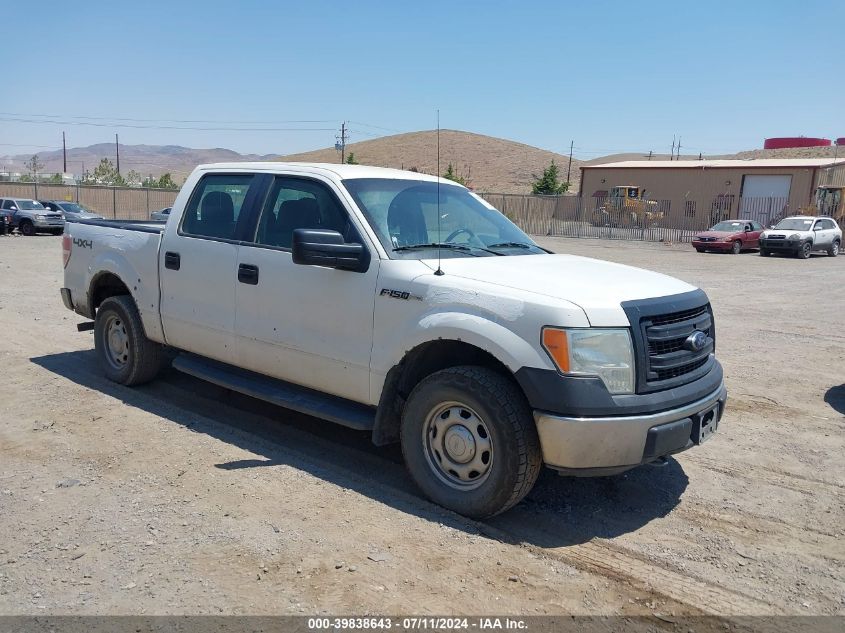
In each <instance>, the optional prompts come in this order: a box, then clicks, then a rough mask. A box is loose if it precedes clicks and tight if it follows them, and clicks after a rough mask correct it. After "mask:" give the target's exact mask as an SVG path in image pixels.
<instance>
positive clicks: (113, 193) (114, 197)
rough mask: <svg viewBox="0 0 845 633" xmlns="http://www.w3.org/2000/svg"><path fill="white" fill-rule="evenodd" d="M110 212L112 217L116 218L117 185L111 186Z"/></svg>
mask: <svg viewBox="0 0 845 633" xmlns="http://www.w3.org/2000/svg"><path fill="white" fill-rule="evenodd" d="M111 209H112V211H111V213H112V217H114V219H115V220H116V219H117V187H112V188H111Z"/></svg>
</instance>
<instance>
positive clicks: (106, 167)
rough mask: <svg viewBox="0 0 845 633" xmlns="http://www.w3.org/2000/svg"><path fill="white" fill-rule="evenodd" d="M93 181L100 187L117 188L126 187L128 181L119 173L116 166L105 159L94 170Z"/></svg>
mask: <svg viewBox="0 0 845 633" xmlns="http://www.w3.org/2000/svg"><path fill="white" fill-rule="evenodd" d="M91 180H93V182H94V183H96V184H98V185H112V186H115V187H123V186H125V185H126V180H125V179H124V178H123V176H121V175H120V174H119V173H118V172H117V169H115V167H114V164H113V163H112V162H111V161H110V160H109V159H108V158H103V159H102V160H101V161H100V164H99V165H97V166H96V167H95V168H94V173H93V174H92V175H91Z"/></svg>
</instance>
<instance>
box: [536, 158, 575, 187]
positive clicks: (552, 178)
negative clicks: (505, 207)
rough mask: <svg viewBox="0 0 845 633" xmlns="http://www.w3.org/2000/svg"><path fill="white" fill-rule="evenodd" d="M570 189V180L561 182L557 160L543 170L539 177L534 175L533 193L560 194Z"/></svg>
mask: <svg viewBox="0 0 845 633" xmlns="http://www.w3.org/2000/svg"><path fill="white" fill-rule="evenodd" d="M567 191H569V183H568V182H563V183H562V182H560V178H559V174H558V167H557V165H555V161H552V162H551V164H550V165H549V166H548V167H546V169H544V170H543V175H542V176H540V177H539V178H538V177H537V176H536V175H534V183H533V184H532V185H531V193H533V194H535V195H541V196H559V195H560V194H562V193H566V192H567Z"/></svg>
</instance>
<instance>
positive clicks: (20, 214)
mask: <svg viewBox="0 0 845 633" xmlns="http://www.w3.org/2000/svg"><path fill="white" fill-rule="evenodd" d="M0 209H3V210H4V211H11V212H12V227H16V228H17V229H18V231H20V232H21V233H22V234H23V235H35V234H36V233H52V234H53V235H59V234H61V233H62V231H64V230H65V219H64V216H63V215H62V214H61V213H59V212H56V211H51V210H50V209H47V208H46V207H45V206H44V205H43V204H41V203H40V202H38V201H37V200H31V199H29V198H0Z"/></svg>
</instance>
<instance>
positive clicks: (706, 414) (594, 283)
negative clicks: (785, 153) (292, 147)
mask: <svg viewBox="0 0 845 633" xmlns="http://www.w3.org/2000/svg"><path fill="white" fill-rule="evenodd" d="M62 246H63V251H64V252H63V254H64V266H65V276H64V279H65V283H64V286H65V287H64V288H62V290H61V295H62V300H63V301H64V304H65V306H67V307H68V308H69V309H71V310H74V311H76V312H77V313H79V314H81V315H83V316H85V317H87V318H89V319H94V323H93V324H91V323H87V324H81V325H80V326H79V327H80V329H86V328H87V329H94V342H95V347H96V350H97V353H98V356H99V359H100V361H101V364H102V367H103V370H104V371H105V373H106V375H107V376H108V377H109V378H110V379H112V380H114V381H116V382H119V383H122V384H125V385H135V384H139V383H142V382H145V381H149V380H151V379H153V378H154V377H155V376H156V374H157V372H158V371H159V369H160V368H161V366H162V362H163V360H162V359H163V358H164V357H165V354H164V353H163V352H164V350H165V347H167V348H172V349H174V350H178V351H179V352H180V353H179V354H178V355H177V356H176V358H175V360H173V366H174V367H175V368H176V369H178V370H181V371H183V372H187V373H189V374H192V375H194V376H197V377H200V378H203V379H206V380H209V381H212V382H214V383H216V384H218V385H223V386H225V387H227V388H230V389H232V390H235V391H238V392H242V393H246V394H249V395H252V396H254V397H257V398H262V399H264V400H267V401H270V402H274V403H277V404H279V405H281V406H284V407H287V408H290V409H294V410H298V411H301V412H305V413H308V414H312V415H314V416H316V417H319V418H322V419H325V420H330V421H332V422H336V423H340V424H344V425H347V426H350V427H353V428H356V429H361V430H365V431H367V432H369V433H371V434H372V440H373V442H375V443H376V444H377V445H383V444H387V443H391V442H400V443H401V446H402V451H403V454H404V457H405V462H406V464H407V467H408V470H409V472H410V474H411V477H412V478H413V479H414V481H415V482H416V483H417V484H418V486H419V488H420V489H421V490H422V491H423V492H424V493H425V494H426V495H427V496H428V497H429V498H431V499H432V500H434V501H435V502H437V503H439V504H441V505H443V506H445V507H447V508H451V509H453V510H455V511H457V512H460V513H462V514H465V515H467V516H470V517H478V518H480V517H487V516H491V515H494V514H496V513H499V512H502V511H504V510H506V509H508V508H510V507H511V506H513V505H514V504H516V503H517V502H518V501H519V500H520V499H521V498H522V497H523V496H525V495H526V494H527V493H528V491H529V490H530V489H531V487H532V486H533V484H534V482H535V480H536V478H537V475H538V473H539V470H540V466H541V465H542V464H543V463H545V464H546V465H547V466H549V467H551V468H553V469H556V470H558V471H560V472H561V473H564V474H569V475H588V476H589V475H606V474H613V473H617V472H622V471H624V470H627V469H630V468H634V467H636V466H639V465H641V464H645V463H649V462H655V461H662V460H665V457H666V456H667V455H670V454H672V453H677V452H679V451H682V450H685V449H687V448H690V447H691V446H694V445H696V444H700V443H701V442H703V441H704V440H705V439H707V438H708V437H709V436H710V435H711V434H712V433H713V432H714V431H715V430H716V427H717V425H718V423H719V420H720V418H721V416H722V412H723V410H724V406H725V401H726V397H727V394H726V391H725V387H724V382H723V377H722V368H721V366H720V364H719V363H718V362H717V361H716V359H715V358H714V350H715V327H714V322H713V311H712V310H711V307H710V303H709V301H708V298H707V296H706V295H705V293H704V292H703V291H701V290H699V289H696V288H694V287H693V286H690V285H689V284H686V283H684V282H682V281H679V280H677V279H674V278H672V277H667V276H665V275H661V274H657V273H654V272H649V271H645V270H640V269H637V268H631V267H628V266H623V265H619V264H613V263H608V262H604V261H599V260H594V259H587V258H583V257H575V256H571V255H556V254H551V253H549V252H548V251H546V250H545V249H543V248H541V247H540V246H538V245H537V244H535V243H534V242H533V241H532V240H531V238H529V237H528V236H527V235H525V234H524V233H523V232H522V231H520V230H519V229H518V228H517V227H516V226H515V225H514V224H512V223H511V222H510V221H509V220H508V219H507V218H505V216H503V215H502V214H501V213H500V212H498V211H497V210H495V209H494V208H493V207H491V206H490V205H489V204H487V203H486V202H485V201H484V200H483V199H482V198H480V197H478V196H476V195H475V194H473V193H472V192H470V191H469V190H467V189H466V188H464V187H462V186H460V185H456V184H454V183H452V182H449V181H446V180H442V179H441V180H438V179H437V178H435V177H432V176H426V175H422V174H418V173H412V172H405V171H399V170H392V169H381V168H374V167H364V166H352V165H321V164H293V163H287V164H286V163H252V164H251V163H234V164H222V165H206V166H200V167H198V168H197V169H196V170H195V171H194V172H193V174H192V175H191V176H190V177H189V178H188V180H187V182H186V183H185V186H184V187H183V188H182V191H181V192H180V193H179V196H178V198H177V199H176V202H175V204H174V206H173V211H172V213H171V214H170V217H169V219H168V220H167V221H166V223H154V222H119V221H109V220H86V221H78V222H76V221H70V222H68V224H67V228H66V230H65V235H64V238H63V243H62ZM166 356H168V357H172V354H167V355H166Z"/></svg>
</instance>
